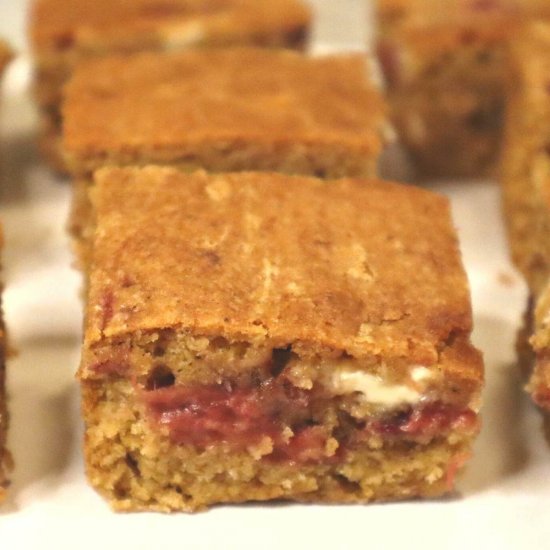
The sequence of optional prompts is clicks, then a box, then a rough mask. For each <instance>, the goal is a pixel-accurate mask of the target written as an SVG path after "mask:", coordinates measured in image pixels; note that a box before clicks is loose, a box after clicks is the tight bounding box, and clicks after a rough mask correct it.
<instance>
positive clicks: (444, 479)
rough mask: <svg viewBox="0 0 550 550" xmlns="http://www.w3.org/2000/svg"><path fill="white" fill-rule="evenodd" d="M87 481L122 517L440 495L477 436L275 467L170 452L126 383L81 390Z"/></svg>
mask: <svg viewBox="0 0 550 550" xmlns="http://www.w3.org/2000/svg"><path fill="white" fill-rule="evenodd" d="M82 390H83V393H82V398H83V411H84V417H85V421H86V440H85V458H86V470H87V475H88V478H89V480H90V483H91V484H92V485H93V486H94V487H95V488H96V489H97V490H98V491H99V492H100V493H101V494H102V495H103V496H104V497H105V498H106V499H107V500H108V501H109V503H110V505H111V506H112V507H113V508H114V509H115V510H118V511H137V510H149V511H151V510H154V511H160V512H170V511H187V512H190V511H196V510H200V509H204V508H205V507H207V506H209V505H212V504H215V503H236V502H245V501H251V500H256V501H263V500H273V499H282V500H294V501H301V502H311V501H313V502H332V503H346V502H347V503H353V502H369V501H387V500H402V499H410V498H414V497H436V496H440V495H442V494H445V493H447V492H449V491H450V490H451V489H452V487H453V482H454V478H455V475H456V473H457V471H459V470H460V469H461V467H462V465H463V464H464V462H465V461H466V459H467V458H468V456H469V454H470V449H471V442H472V437H473V435H472V434H467V435H466V434H463V433H449V434H447V435H445V436H442V437H438V438H435V439H433V441H431V442H430V443H428V444H425V445H422V444H411V443H410V442H401V443H399V442H397V443H388V444H386V445H383V444H374V443H371V444H370V445H369V444H367V443H365V444H363V445H361V446H360V447H359V448H357V449H354V450H352V451H350V452H349V453H348V454H347V456H346V458H345V460H342V461H338V462H327V463H321V464H305V465H304V464H303V465H300V467H298V466H297V465H296V464H293V463H288V462H283V463H273V462H269V461H267V462H266V461H265V460H262V459H261V457H258V456H256V457H255V456H253V455H252V454H250V453H249V452H232V451H230V450H228V449H227V448H226V446H225V445H224V444H223V443H220V444H218V445H213V446H210V447H209V448H207V449H204V450H200V449H197V448H194V447H193V446H189V445H179V446H176V445H174V444H173V443H172V442H171V441H170V440H169V438H168V437H167V436H166V435H165V434H163V433H162V432H159V431H158V430H155V429H152V427H151V424H150V423H149V422H148V421H147V419H146V418H145V417H144V411H143V408H142V406H140V404H139V403H138V402H137V401H136V399H135V394H134V392H133V390H132V388H131V386H130V385H129V384H128V383H127V382H126V381H119V380H111V381H105V382H103V383H97V382H95V383H89V382H88V383H85V384H84V385H83V388H82Z"/></svg>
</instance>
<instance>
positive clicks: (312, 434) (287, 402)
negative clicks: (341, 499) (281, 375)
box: [143, 379, 477, 463]
mask: <svg viewBox="0 0 550 550" xmlns="http://www.w3.org/2000/svg"><path fill="white" fill-rule="evenodd" d="M143 397H144V400H145V403H146V405H147V407H148V409H149V411H150V414H151V416H152V419H153V420H154V421H155V422H157V423H159V424H161V425H165V426H167V427H168V429H169V433H170V438H171V439H172V441H173V442H174V443H176V444H181V445H184V444H185V445H194V446H196V447H199V448H205V447H207V446H208V445H211V444H216V443H220V442H221V441H224V442H226V443H228V444H229V445H230V446H231V447H233V448H235V449H240V450H244V449H247V448H249V447H253V446H254V445H258V444H259V443H260V442H261V441H262V439H264V438H265V437H268V438H270V439H271V441H272V444H273V450H272V452H271V453H269V455H266V457H265V458H267V457H269V459H271V460H279V461H280V460H292V461H295V462H300V463H305V462H322V461H325V462H326V461H329V462H330V461H340V460H341V459H342V457H343V453H345V450H346V448H349V447H350V446H353V445H354V443H355V442H360V441H361V440H363V439H365V438H366V437H368V436H369V435H373V434H377V435H380V436H382V437H383V438H385V439H396V438H399V439H410V438H415V437H433V436H435V435H439V434H440V433H442V432H445V431H447V430H449V429H458V430H461V431H469V430H473V429H475V427H476V424H477V421H476V415H475V413H473V412H472V411H470V410H457V409H456V408H453V407H450V406H446V405H443V404H441V403H433V404H430V405H426V406H423V407H419V408H411V409H410V410H408V411H404V412H400V413H398V414H394V415H389V416H387V417H382V418H373V419H370V420H367V421H366V422H364V423H360V425H358V426H357V427H356V428H353V429H352V430H351V433H350V434H348V435H347V436H345V437H344V438H339V439H340V441H339V443H340V447H339V448H338V450H337V452H336V453H335V454H334V455H332V456H328V455H327V452H326V447H327V440H328V439H329V438H330V437H331V433H328V431H327V429H326V428H324V427H323V426H320V425H314V423H313V422H312V420H311V418H312V414H311V409H312V403H313V398H314V397H315V402H316V403H317V404H319V403H320V402H319V397H318V396H314V394H313V393H312V392H311V391H307V390H300V389H297V388H295V387H293V386H292V385H291V384H289V383H288V382H281V381H280V379H277V380H275V379H270V380H269V381H267V382H264V383H263V384H261V385H260V386H258V387H253V388H247V389H232V388H231V387H230V386H229V385H227V386H226V385H209V386H200V385H197V386H193V387H189V386H177V385H176V386H170V387H167V388H160V389H156V390H152V391H144V392H143ZM321 408H322V407H321ZM286 426H289V427H290V428H291V429H292V433H293V435H291V434H289V433H288V430H287V434H285V433H284V430H285V427H286Z"/></svg>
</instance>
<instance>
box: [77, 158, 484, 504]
mask: <svg viewBox="0 0 550 550" xmlns="http://www.w3.org/2000/svg"><path fill="white" fill-rule="evenodd" d="M93 196H94V204H95V210H94V212H95V216H94V218H95V222H94V227H95V229H94V242H93V261H92V262H91V263H90V266H89V270H90V271H89V279H90V284H89V291H88V295H87V304H86V322H85V338H84V343H83V354H82V362H81V366H80V369H79V378H80V382H81V387H82V396H83V414H84V419H85V424H86V428H85V459H86V465H87V474H88V477H89V480H90V482H91V484H92V485H93V486H94V487H95V488H96V489H97V490H98V491H99V492H100V493H102V494H103V495H104V496H105V497H106V498H107V499H108V500H109V502H110V503H111V505H112V506H113V507H114V508H115V509H116V510H160V511H170V510H184V511H194V510H197V509H201V508H204V507H207V506H209V505H212V504H215V503H221V502H241V501H249V500H270V499H290V500H297V501H316V502H366V501H375V500H377V501H380V500H395V499H407V498H412V497H432V496H436V495H441V494H443V493H446V492H448V491H450V490H452V488H453V486H454V480H455V475H456V473H457V471H458V470H459V469H460V468H461V467H462V465H463V464H464V463H465V461H466V460H467V458H468V456H469V455H470V452H471V444H472V440H473V438H474V436H475V434H476V433H477V430H478V419H477V411H478V407H479V393H480V389H481V386H482V378H483V371H482V361H481V356H480V354H479V353H478V352H477V351H476V350H475V349H474V348H473V347H472V345H471V344H470V331H471V324H472V319H471V309H470V298H469V289H468V284H467V281H466V276H465V273H464V270H463V267H462V265H461V260H460V255H459V250H458V245H457V241H456V236H455V233H454V230H453V228H452V224H451V221H450V216H449V207H448V203H447V200H446V199H444V198H443V197H440V196H438V195H435V194H432V193H430V192H427V191H424V190H421V189H417V188H413V187H407V186H402V185H398V184H393V183H388V182H382V181H380V182H379V181H368V180H352V179H342V180H333V181H326V180H321V179H316V178H308V177H304V176H289V175H283V174H275V173H246V172H244V173H234V174H207V173H206V172H195V173H192V174H186V173H183V172H181V171H178V170H175V169H173V168H162V167H143V168H104V169H102V170H100V171H99V172H97V174H96V185H95V187H94V190H93Z"/></svg>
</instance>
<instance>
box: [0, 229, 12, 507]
mask: <svg viewBox="0 0 550 550" xmlns="http://www.w3.org/2000/svg"><path fill="white" fill-rule="evenodd" d="M2 244H3V238H2V231H1V229H0V248H1V247H2ZM6 348H7V345H6V333H5V330H4V320H3V316H2V302H1V299H0V502H2V501H3V500H4V499H5V497H6V489H7V487H8V485H9V479H8V473H9V470H10V469H11V462H12V459H11V455H10V453H9V452H8V450H7V448H6V442H7V435H8V423H9V416H8V408H7V402H6V365H5V360H6Z"/></svg>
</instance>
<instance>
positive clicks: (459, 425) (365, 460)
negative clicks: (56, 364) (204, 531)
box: [81, 330, 478, 510]
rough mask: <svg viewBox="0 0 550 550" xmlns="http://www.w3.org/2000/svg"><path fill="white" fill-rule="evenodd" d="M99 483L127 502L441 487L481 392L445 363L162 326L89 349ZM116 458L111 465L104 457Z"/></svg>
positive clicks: (378, 495)
mask: <svg viewBox="0 0 550 550" xmlns="http://www.w3.org/2000/svg"><path fill="white" fill-rule="evenodd" d="M81 377H83V378H85V381H84V384H83V391H84V408H85V411H86V419H87V424H88V427H87V436H86V437H87V453H88V459H87V462H88V470H89V476H90V479H91V481H92V483H93V484H94V485H96V486H98V488H99V489H100V490H101V491H103V492H104V493H106V494H107V496H108V498H109V499H110V500H111V503H112V504H113V506H114V507H115V508H117V509H126V508H129V509H136V507H137V508H139V507H143V508H144V509H159V510H169V509H178V508H179V509H181V508H183V509H190V510H192V509H196V508H200V507H201V506H203V505H205V504H208V503H210V502H216V501H219V502H224V501H227V500H229V501H239V500H254V499H259V500H263V499H268V498H269V499H271V498H276V497H281V498H293V499H298V500H308V498H316V499H318V500H323V498H324V497H323V495H324V494H325V493H326V496H327V498H328V497H329V496H330V498H331V499H334V498H337V499H339V500H340V501H343V502H345V501H350V502H352V501H359V500H365V499H371V500H376V499H384V498H390V497H391V498H406V497H407V496H408V495H412V494H414V495H426V496H429V495H432V494H441V493H443V492H445V491H448V490H450V489H451V488H452V486H453V482H454V477H455V475H456V473H457V471H458V470H459V469H460V467H461V466H462V464H463V463H464V462H465V460H466V459H467V457H468V456H469V446H470V442H471V439H472V437H473V436H474V435H475V433H476V432H477V430H478V420H477V395H472V393H471V392H470V391H468V389H465V388H464V387H459V386H457V385H455V384H452V383H451V384H449V382H448V381H445V380H444V379H443V377H442V376H441V374H440V372H439V370H438V369H437V368H427V367H425V366H422V365H409V364H407V362H406V361H403V362H402V363H399V364H397V363H394V364H393V365H391V366H389V365H384V364H380V363H379V361H378V360H376V359H375V358H372V360H366V361H365V360H361V361H359V360H357V359H354V358H352V357H349V356H347V355H345V354H344V355H343V354H341V353H333V354H324V355H323V356H319V355H316V354H311V353H307V352H305V353H304V350H303V349H301V346H297V347H296V348H294V347H293V346H292V345H287V346H284V347H273V346H270V345H264V344H262V345H254V344H251V343H244V342H230V341H228V340H227V339H225V338H223V337H216V338H208V337H192V336H190V335H189V334H188V333H182V332H177V331H174V330H165V331H160V332H158V331H157V332H154V333H150V334H141V335H140V336H138V337H136V338H134V339H131V340H119V341H118V342H110V343H109V346H108V347H97V348H94V349H93V350H89V351H88V352H87V355H85V357H84V363H83V367H82V370H81ZM106 464H110V465H111V467H110V468H105V465H106Z"/></svg>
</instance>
